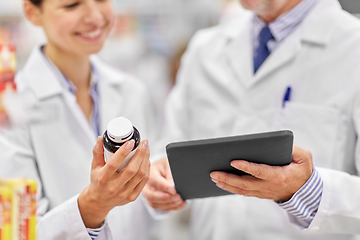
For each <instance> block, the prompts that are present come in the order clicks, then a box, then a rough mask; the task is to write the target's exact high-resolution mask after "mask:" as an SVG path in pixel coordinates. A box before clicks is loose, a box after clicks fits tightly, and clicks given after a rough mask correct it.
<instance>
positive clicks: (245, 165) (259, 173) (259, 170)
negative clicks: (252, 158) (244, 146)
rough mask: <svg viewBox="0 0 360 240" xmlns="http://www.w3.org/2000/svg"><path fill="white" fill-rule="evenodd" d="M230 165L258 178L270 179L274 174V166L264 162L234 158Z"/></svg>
mask: <svg viewBox="0 0 360 240" xmlns="http://www.w3.org/2000/svg"><path fill="white" fill-rule="evenodd" d="M230 165H231V166H233V167H234V168H236V169H238V170H241V171H243V172H246V173H248V174H250V175H252V176H254V177H256V178H259V179H270V178H272V177H273V176H274V174H276V172H275V171H276V167H274V166H269V165H265V164H258V163H251V162H248V161H244V160H234V161H232V162H231V164H230Z"/></svg>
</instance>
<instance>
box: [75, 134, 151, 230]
mask: <svg viewBox="0 0 360 240" xmlns="http://www.w3.org/2000/svg"><path fill="white" fill-rule="evenodd" d="M102 141H103V138H102V137H98V139H97V143H96V145H95V147H94V149H93V161H92V167H91V183H90V184H89V185H88V186H87V187H86V188H85V189H84V191H83V192H82V193H81V194H80V196H79V198H78V204H79V210H80V214H81V217H82V219H83V222H84V224H85V226H86V227H88V228H97V227H99V226H100V225H101V223H102V222H103V221H104V219H105V217H106V215H107V214H108V212H109V211H110V210H111V209H113V208H114V207H116V206H122V205H125V204H127V203H129V202H132V201H135V200H136V198H137V197H138V196H139V194H140V193H141V191H142V189H143V188H144V186H145V184H146V183H147V181H148V179H149V175H150V161H149V156H150V152H149V146H148V141H147V140H144V141H142V142H141V143H140V144H139V147H138V148H137V150H136V153H135V154H134V156H133V157H132V159H131V160H130V162H129V164H128V165H127V166H126V167H125V168H124V169H123V170H121V172H119V173H118V172H117V169H118V168H119V166H120V164H121V163H122V161H123V160H124V159H125V157H126V156H127V155H128V154H129V153H130V152H131V150H132V149H133V147H134V140H131V141H129V142H127V143H125V144H124V145H123V146H121V148H120V149H118V150H117V151H116V153H115V154H114V155H113V156H112V157H111V158H110V159H109V160H108V161H107V163H105V160H104V149H103V144H102Z"/></svg>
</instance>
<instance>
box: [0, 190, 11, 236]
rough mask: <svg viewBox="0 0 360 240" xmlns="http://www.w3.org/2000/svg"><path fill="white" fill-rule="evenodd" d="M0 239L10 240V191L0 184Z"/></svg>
mask: <svg viewBox="0 0 360 240" xmlns="http://www.w3.org/2000/svg"><path fill="white" fill-rule="evenodd" d="M0 240H11V191H10V189H9V188H7V187H4V186H0Z"/></svg>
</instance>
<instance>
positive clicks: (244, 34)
mask: <svg viewBox="0 0 360 240" xmlns="http://www.w3.org/2000/svg"><path fill="white" fill-rule="evenodd" d="M252 16H253V15H252V13H250V12H246V13H242V15H241V16H239V18H237V19H234V20H233V21H230V22H227V23H224V24H222V25H219V26H215V27H212V28H210V29H206V30H201V31H200V32H198V33H197V34H196V35H195V37H194V38H193V40H192V41H191V43H190V46H189V48H188V51H187V53H186V55H185V56H184V58H183V60H182V66H181V69H180V73H179V75H178V82H177V84H176V86H175V88H174V89H173V91H172V93H171V94H170V96H169V100H168V104H167V107H166V121H165V128H164V130H163V138H162V140H161V142H159V146H161V147H162V148H163V146H164V145H165V144H166V143H168V142H171V141H179V140H193V139H202V138H211V137H222V136H230V135H238V134H250V133H257V132H264V131H272V130H279V129H290V130H292V131H293V132H294V135H295V144H297V145H299V146H301V147H303V148H307V149H309V150H310V151H311V152H312V154H313V159H314V163H315V165H316V166H317V167H321V169H320V173H321V176H322V177H323V179H324V192H323V198H322V204H321V206H320V209H319V212H318V214H317V215H316V217H315V220H314V221H313V223H312V224H311V226H310V227H309V229H307V231H320V232H321V231H325V232H337V233H346V232H348V233H358V234H359V233H360V225H359V219H360V207H359V200H360V178H359V177H357V176H350V175H349V174H352V175H358V174H359V170H360V148H359V147H360V146H359V141H357V138H358V134H359V132H360V102H359V97H360V92H359V83H360V60H359V56H360V22H359V21H358V20H357V19H356V18H355V17H353V16H351V15H350V14H348V13H345V12H344V11H343V10H341V8H340V5H339V3H338V1H337V0H319V2H318V3H317V5H316V6H315V8H314V9H313V10H312V11H311V12H310V13H309V15H308V16H307V17H306V19H304V21H303V22H302V23H301V24H300V25H299V26H298V27H297V28H296V29H295V30H294V31H293V32H292V33H291V34H290V35H289V36H288V37H287V38H286V39H285V40H284V41H283V42H282V43H280V45H279V46H278V47H277V48H276V49H275V50H274V51H273V52H272V53H271V55H270V56H269V57H268V59H267V60H266V61H265V62H264V64H263V65H262V66H261V67H260V69H259V70H258V72H257V73H256V74H255V75H254V74H253V45H252V36H251V29H250V28H251V26H252V25H251V21H252ZM288 86H290V87H291V88H292V93H291V97H290V101H289V102H287V103H286V106H285V107H284V108H283V107H282V105H283V99H284V95H285V92H286V89H287V87H288ZM160 155H164V152H163V151H158V152H157V154H156V155H154V158H156V157H158V158H160V157H161V156H160ZM327 168H328V169H335V170H339V171H331V170H327ZM340 171H343V172H340ZM192 209H193V211H192V218H191V239H196V240H210V239H213V240H233V239H234V240H235V239H246V240H250V239H251V240H259V239H276V240H282V239H284V240H285V239H286V240H289V239H324V240H325V239H326V240H329V239H339V240H340V239H341V240H344V239H356V236H354V235H340V234H334V235H331V236H330V235H329V234H323V233H309V232H306V231H301V230H300V228H299V227H298V226H296V225H294V224H291V223H290V221H289V219H288V216H287V213H286V212H285V211H284V210H282V209H281V208H280V207H279V206H277V204H276V203H275V202H273V201H270V200H262V199H257V198H250V197H243V196H237V195H231V196H223V197H216V198H208V199H200V200H194V201H193V202H192Z"/></svg>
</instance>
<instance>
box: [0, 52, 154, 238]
mask: <svg viewBox="0 0 360 240" xmlns="http://www.w3.org/2000/svg"><path fill="white" fill-rule="evenodd" d="M91 62H92V65H93V67H94V68H95V69H96V70H97V72H98V74H99V83H98V84H99V85H98V89H99V96H100V125H101V126H100V132H101V133H103V132H104V131H105V128H106V125H107V123H108V122H109V121H110V120H111V119H113V118H115V117H119V116H124V117H126V118H128V119H130V120H131V121H132V123H133V124H134V126H136V127H137V128H138V129H139V131H140V133H141V136H142V139H146V138H147V139H149V138H150V139H149V140H150V144H151V141H152V140H153V138H152V137H154V133H155V129H154V127H155V122H154V118H153V114H152V107H151V104H150V101H149V98H148V95H147V93H146V89H145V87H144V86H143V85H142V84H141V83H140V82H139V81H138V80H136V79H134V78H133V77H132V76H129V75H127V74H124V73H122V72H120V71H118V70H115V69H113V68H111V67H109V66H108V65H106V64H104V63H102V62H101V61H100V60H98V59H97V58H96V57H93V58H91ZM60 77H61V76H60V75H59V72H58V71H57V70H56V69H54V68H53V66H52V65H50V64H49V62H48V61H47V60H46V58H45V56H44V55H43V53H42V52H41V51H40V48H39V47H37V48H35V49H34V50H33V52H32V54H31V56H30V57H29V59H28V61H27V63H26V65H25V67H24V68H23V69H22V70H21V71H20V72H19V73H18V74H17V77H16V81H17V85H18V89H19V91H20V92H24V91H28V92H32V93H33V94H34V95H35V97H36V101H37V102H38V103H40V104H42V105H45V106H48V107H51V108H53V110H54V111H52V112H55V114H56V116H55V119H51V120H48V121H43V122H38V123H33V124H30V125H29V126H27V127H24V128H17V129H9V130H6V131H2V132H1V134H0V155H1V157H0V176H2V177H10V176H14V177H29V178H34V179H37V180H38V181H39V194H40V197H41V200H40V202H39V208H38V214H39V215H42V217H41V218H40V220H39V222H38V225H37V230H38V239H39V240H41V239H46V240H48V239H62V240H64V239H90V237H89V235H88V233H87V230H86V228H85V226H84V224H83V222H82V219H81V216H80V214H79V210H78V206H77V197H78V194H79V193H80V192H81V191H82V190H83V189H84V188H85V187H86V186H87V185H88V184H89V183H90V169H91V162H92V149H93V146H94V145H95V143H96V137H97V136H96V134H95V133H94V131H93V129H92V127H91V126H90V124H89V123H88V121H87V119H86V118H85V116H84V114H83V112H82V111H81V109H80V107H79V105H78V104H77V102H76V99H75V97H74V96H73V95H72V94H71V93H70V92H69V91H68V90H67V88H66V87H65V86H63V85H62V82H61V81H60V80H59V78H60ZM152 224H154V223H153V222H152V220H151V218H150V217H149V216H148V214H147V211H146V210H145V208H144V207H143V205H142V201H140V200H137V201H135V202H134V203H130V204H128V205H125V206H122V207H116V208H115V209H113V210H112V211H111V212H110V213H109V215H108V217H107V224H106V227H105V229H103V231H102V232H101V235H100V236H99V238H98V239H99V240H100V239H111V235H113V237H114V239H148V237H149V234H150V232H149V231H148V230H150V228H151V226H152ZM110 229H111V231H110Z"/></svg>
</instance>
